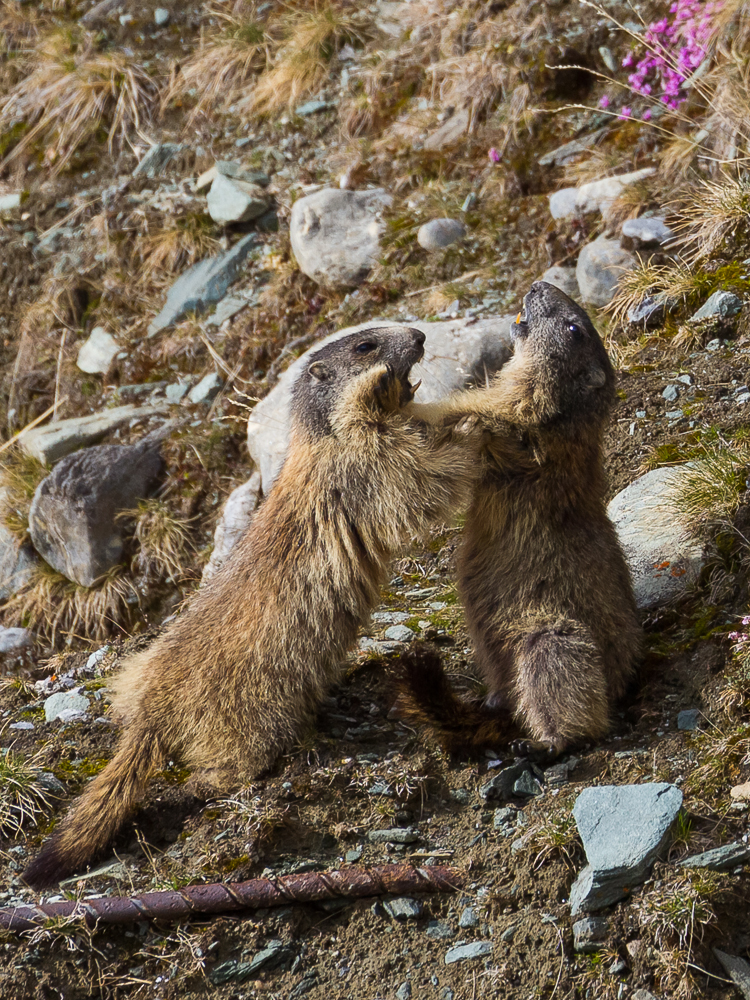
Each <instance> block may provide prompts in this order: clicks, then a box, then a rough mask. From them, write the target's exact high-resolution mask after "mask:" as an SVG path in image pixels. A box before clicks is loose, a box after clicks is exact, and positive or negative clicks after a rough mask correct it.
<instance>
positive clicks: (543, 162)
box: [537, 128, 606, 190]
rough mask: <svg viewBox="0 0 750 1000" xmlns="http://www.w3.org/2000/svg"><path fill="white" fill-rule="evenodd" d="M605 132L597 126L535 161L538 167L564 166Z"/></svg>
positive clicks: (604, 129)
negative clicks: (595, 128) (586, 133)
mask: <svg viewBox="0 0 750 1000" xmlns="http://www.w3.org/2000/svg"><path fill="white" fill-rule="evenodd" d="M605 132H606V128H598V129H597V130H596V131H595V132H590V133H589V134H588V135H586V136H583V138H581V139H571V141H570V142H566V143H564V144H563V145H562V146H558V148H557V149H553V150H552V152H551V153H545V154H544V156H540V157H539V159H538V160H537V163H538V164H539V166H540V167H553V166H554V167H562V166H565V164H566V163H570V161H571V160H574V159H575V158H576V157H577V156H580V155H581V153H585V152H586V151H587V150H588V149H590V148H591V147H592V146H593V145H594V144H595V143H596V141H597V139H599V137H600V136H602V135H603V134H604V133H605ZM574 190H575V189H574Z"/></svg>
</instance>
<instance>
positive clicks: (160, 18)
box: [154, 7, 169, 28]
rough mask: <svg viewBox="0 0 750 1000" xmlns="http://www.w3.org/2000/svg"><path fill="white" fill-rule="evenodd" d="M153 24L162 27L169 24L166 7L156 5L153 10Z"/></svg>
mask: <svg viewBox="0 0 750 1000" xmlns="http://www.w3.org/2000/svg"><path fill="white" fill-rule="evenodd" d="M154 24H155V25H156V27H157V28H163V27H164V25H165V24H169V11H168V10H167V8H166V7H157V8H156V10H155V11H154Z"/></svg>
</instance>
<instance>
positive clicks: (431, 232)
mask: <svg viewBox="0 0 750 1000" xmlns="http://www.w3.org/2000/svg"><path fill="white" fill-rule="evenodd" d="M464 236H466V226H465V225H464V224H463V222H459V220H458V219H432V220H431V221H430V222H425V224H424V225H423V226H420V227H419V232H418V233H417V243H419V245H420V246H421V247H424V249H425V250H443V249H445V247H447V246H450V245H451V243H455V242H456V240H461V239H463V238H464Z"/></svg>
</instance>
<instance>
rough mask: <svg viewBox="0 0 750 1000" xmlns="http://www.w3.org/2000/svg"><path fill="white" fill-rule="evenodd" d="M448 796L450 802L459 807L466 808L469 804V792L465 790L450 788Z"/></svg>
mask: <svg viewBox="0 0 750 1000" xmlns="http://www.w3.org/2000/svg"><path fill="white" fill-rule="evenodd" d="M448 795H449V796H450V799H451V801H452V802H455V803H456V804H457V805H459V806H468V804H469V790H468V789H467V788H451V790H450V791H449V792H448Z"/></svg>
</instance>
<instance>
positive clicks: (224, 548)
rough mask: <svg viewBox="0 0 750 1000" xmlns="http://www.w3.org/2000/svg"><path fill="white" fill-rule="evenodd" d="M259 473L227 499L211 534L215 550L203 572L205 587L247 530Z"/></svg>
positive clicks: (256, 498) (255, 504)
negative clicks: (212, 534)
mask: <svg viewBox="0 0 750 1000" xmlns="http://www.w3.org/2000/svg"><path fill="white" fill-rule="evenodd" d="M260 497H261V489H260V472H258V471H257V470H256V471H255V472H253V474H252V476H250V478H249V479H248V481H247V482H246V483H243V484H242V485H241V486H238V487H237V489H235V490H232V492H231V493H230V494H229V496H228V497H227V500H226V503H225V504H224V509H223V511H222V513H221V517H220V519H219V523H218V524H217V526H216V531H215V532H214V548H213V552H212V553H211V558H210V559H209V560H208V563H207V564H206V567H205V569H204V570H203V577H202V582H203V583H206V581H207V580H210V579H211V577H212V576H213V575H214V574H215V573H216V572H217V570H218V569H220V567H221V566H223V565H224V563H225V562H226V560H227V557H228V555H229V553H230V552H231V551H232V549H233V548H234V547H235V545H236V544H237V542H238V541H239V540H240V538H242V536H243V534H244V533H245V531H247V529H248V527H249V526H250V522H251V521H252V519H253V514H254V513H255V511H256V508H257V507H258V504H259V503H260Z"/></svg>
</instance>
